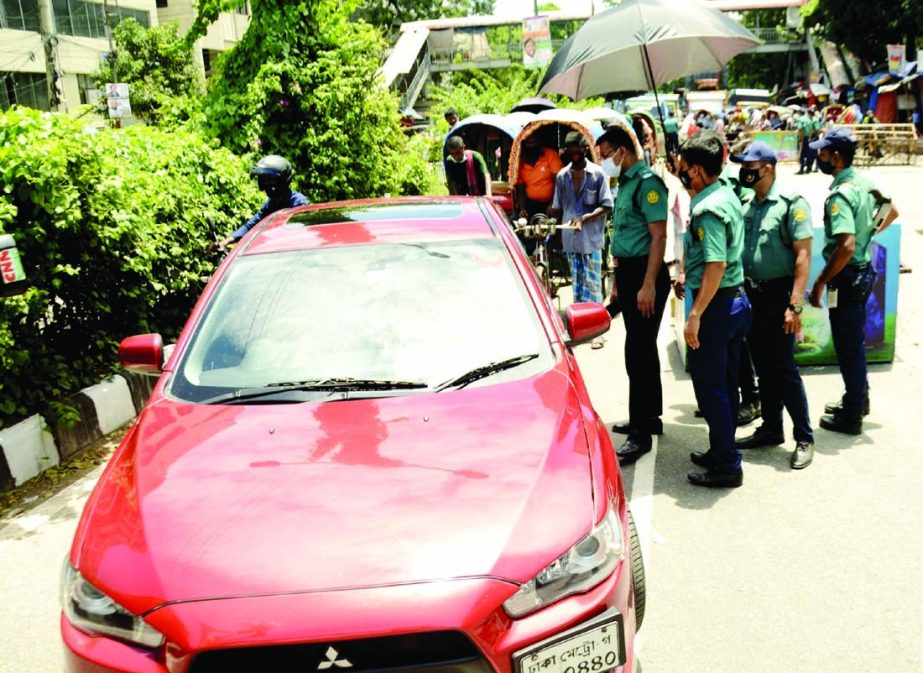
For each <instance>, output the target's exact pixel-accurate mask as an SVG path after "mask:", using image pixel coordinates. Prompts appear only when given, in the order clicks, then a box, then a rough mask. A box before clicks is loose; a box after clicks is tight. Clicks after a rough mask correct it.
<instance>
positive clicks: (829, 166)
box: [817, 158, 833, 175]
mask: <svg viewBox="0 0 923 673" xmlns="http://www.w3.org/2000/svg"><path fill="white" fill-rule="evenodd" d="M817 168H818V169H820V172H821V173H823V174H824V175H833V162H832V161H823V160H822V159H819V158H818V160H817Z"/></svg>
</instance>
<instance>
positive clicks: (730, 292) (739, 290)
mask: <svg viewBox="0 0 923 673" xmlns="http://www.w3.org/2000/svg"><path fill="white" fill-rule="evenodd" d="M700 289H701V288H698V287H697V288H693V290H692V297H693V299H694V298H695V297H696V295H698V294H699V290H700ZM743 294H744V286H743V285H732V286H731V287H722V288H718V291H717V292H715V296H714V297H712V299H733V298H734V297H741V296H743Z"/></svg>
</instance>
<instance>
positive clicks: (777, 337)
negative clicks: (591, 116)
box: [447, 109, 897, 487]
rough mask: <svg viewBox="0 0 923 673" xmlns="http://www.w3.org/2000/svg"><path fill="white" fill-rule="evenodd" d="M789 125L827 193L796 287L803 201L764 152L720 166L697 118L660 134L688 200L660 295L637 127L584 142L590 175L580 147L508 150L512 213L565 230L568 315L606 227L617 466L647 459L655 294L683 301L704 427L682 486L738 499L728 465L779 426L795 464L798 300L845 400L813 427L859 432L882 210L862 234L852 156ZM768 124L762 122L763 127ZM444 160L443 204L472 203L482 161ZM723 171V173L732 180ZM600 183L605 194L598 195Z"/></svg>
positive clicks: (722, 157) (663, 197) (590, 279)
mask: <svg viewBox="0 0 923 673" xmlns="http://www.w3.org/2000/svg"><path fill="white" fill-rule="evenodd" d="M793 117H796V120H795V122H794V123H795V128H796V129H797V130H798V132H799V141H800V143H801V147H802V149H801V154H802V163H801V171H800V172H802V173H803V172H808V171H812V170H815V167H814V166H815V164H816V170H819V171H821V172H823V173H825V174H828V175H831V176H833V178H834V179H833V183H832V185H831V188H830V193H829V195H828V197H827V200H826V202H825V206H824V217H823V221H824V231H825V240H824V249H823V258H824V260H825V266H824V268H823V270H822V271H821V272H820V274H819V275H818V276H817V279H816V280H815V282H814V284H813V286H812V287H811V288H808V279H809V267H810V259H811V248H812V239H813V224H812V222H813V219H812V216H811V210H810V207H809V205H808V203H807V201H806V200H805V199H804V198H803V197H802V196H801V195H799V194H798V193H797V191H795V190H793V189H791V188H790V187H788V186H784V185H781V184H779V182H778V179H777V173H776V164H777V158H776V154H775V151H774V150H773V149H772V148H771V147H770V146H769V145H767V144H766V143H764V142H760V141H753V142H747V143H746V144H745V145H744V146H742V148H741V150H740V151H739V152H731V151H730V150H729V148H728V143H727V140H726V137H725V129H724V127H723V126H722V124H721V123H719V122H720V121H721V120H718V119H715V120H713V123H711V124H709V122H706V120H705V117H704V116H700V118H699V119H698V120H695V121H694V124H695V127H696V130H695V131H694V132H692V133H688V129H684V128H682V126H681V125H680V124H679V123H677V122H676V121H675V120H673V118H672V117H671V118H670V119H669V120H667V123H666V124H664V130H665V135H666V136H667V137H666V140H667V146H668V148H670V149H671V150H673V151H671V152H670V154H669V155H668V161H667V166H668V169H669V170H670V171H671V172H672V173H673V174H674V175H675V176H676V177H677V178H678V179H679V181H680V182H681V184H682V186H683V188H684V189H685V190H686V191H687V192H688V193H689V196H690V197H691V206H690V213H689V223H688V227H687V231H686V233H685V238H684V241H683V246H684V256H683V263H682V265H681V267H680V268H679V269H678V273H677V274H676V276H675V278H673V279H672V280H671V278H670V273H669V270H668V266H667V265H666V264H665V262H664V256H665V248H666V227H667V213H668V205H667V204H668V191H667V187H666V185H665V183H664V181H663V180H662V179H661V178H660V177H659V176H658V175H657V174H656V173H655V172H654V171H653V170H652V168H651V166H650V164H649V159H648V158H647V157H646V156H645V153H644V152H643V151H641V152H639V151H638V148H639V147H641V148H643V146H644V142H643V141H641V139H642V138H643V137H644V136H643V133H644V130H643V128H640V127H636V128H633V129H626V128H623V127H618V126H613V127H610V128H609V129H608V130H606V132H605V133H604V134H603V135H602V136H601V137H600V138H598V139H597V140H596V149H597V152H598V155H599V156H600V157H601V158H602V162H601V165H598V166H597V165H596V164H595V163H593V162H592V161H591V160H590V158H589V157H590V151H589V141H590V139H589V138H586V137H584V136H583V135H581V134H580V133H578V132H571V133H569V134H568V135H567V137H566V139H565V143H564V148H563V155H562V154H561V153H559V152H558V151H556V150H555V149H554V148H549V147H541V146H540V145H538V143H537V142H536V141H535V140H534V139H531V140H529V139H527V140H526V141H525V142H524V143H523V151H522V157H521V162H522V166H521V169H520V171H519V174H518V176H519V177H518V182H517V184H516V185H514V194H515V202H516V213H517V214H518V215H519V216H521V217H530V216H532V215H533V214H535V213H539V212H541V213H545V214H547V215H548V216H550V217H556V218H560V219H561V221H565V222H571V223H574V224H576V225H577V228H576V229H575V230H568V231H565V232H564V235H563V236H562V241H561V243H562V246H563V250H564V253H565V254H566V255H567V259H568V261H569V263H570V266H571V269H572V273H573V288H574V301H575V302H583V301H595V302H602V301H603V299H604V298H603V296H602V291H601V283H600V266H601V256H602V252H603V246H604V239H605V230H606V226H607V220H609V218H610V217H611V242H610V247H609V253H610V254H611V256H612V259H613V264H614V283H613V285H612V293H611V296H610V297H609V298H608V299H609V301H610V304H611V303H615V302H617V304H618V306H619V307H620V309H621V315H622V319H623V322H624V326H625V331H626V336H625V367H626V372H627V374H628V379H629V397H628V401H629V404H628V406H629V418H628V420H627V421H626V422H624V423H617V424H615V425H614V426H613V431H614V432H616V433H624V434H625V435H626V438H625V440H624V442H623V443H622V444H621V445H620V446H619V447H618V449H617V455H618V458H619V461H620V463H622V464H623V465H624V464H630V463H632V462H634V461H636V460H638V458H640V457H641V456H643V455H644V454H645V453H647V452H649V451H650V450H651V448H652V444H653V435H655V434H661V433H662V432H663V422H662V419H661V417H662V415H663V391H662V384H661V380H660V361H659V354H658V348H657V335H658V333H659V330H660V325H661V322H662V318H663V313H664V309H665V305H666V300H667V297H668V294H669V292H670V290H671V287H672V290H673V291H674V292H675V293H676V294H677V296H678V297H680V298H685V295H686V293H687V292H688V293H690V294H691V298H692V306H691V310H690V311H689V313H688V317H687V319H686V322H685V325H684V339H685V342H686V345H687V346H688V350H687V354H688V355H687V357H688V364H689V371H690V375H691V378H692V382H693V387H694V391H695V397H696V401H697V403H698V407H699V410H700V414H701V416H703V417H704V419H705V422H706V423H707V425H708V450H706V451H693V452H692V453H691V454H690V460H691V462H692V463H693V464H694V465H695V466H697V467H698V468H699V469H697V470H693V471H690V472H689V474H688V479H689V481H690V482H692V483H693V484H695V485H699V486H704V487H736V486H740V485H741V484H742V483H743V471H742V468H741V450H747V449H758V448H763V447H770V446H777V445H781V444H783V443H784V442H785V437H784V434H783V412H785V411H787V412H788V414H789V416H790V417H791V419H792V423H793V427H794V431H793V435H794V440H795V448H794V451H793V452H792V454H791V458H790V465H791V467H792V469H803V468H805V467H807V466H808V465H810V464H811V462H812V460H813V455H814V427H813V424H812V422H811V418H810V415H809V410H808V402H807V395H806V393H805V388H804V383H803V381H802V379H801V375H800V373H799V370H798V367H797V365H796V364H795V339H796V335H797V334H798V333H799V332H800V331H801V315H802V311H803V309H804V298H805V296H808V297H809V301H810V303H811V305H813V306H821V305H822V304H823V303H824V302H826V305H827V307H828V309H829V316H830V325H831V332H832V338H833V344H834V348H835V351H836V354H837V358H838V362H839V367H840V371H841V374H842V377H843V381H844V385H845V393H844V394H843V396H842V398H841V399H840V400H839V401H837V402H834V403H831V404H828V405H827V406H826V407H825V409H824V411H825V413H824V415H823V416H822V417H821V419H820V426H821V427H822V428H825V429H827V430H829V431H833V432H841V433H846V434H860V433H861V432H862V424H863V417H864V416H865V415H867V414H868V413H869V398H868V377H867V369H866V359H865V335H864V328H865V304H866V300H867V299H868V296H869V292H870V291H871V288H872V284H873V282H874V279H875V273H876V272H875V270H874V268H873V267H872V265H871V264H870V255H869V247H870V244H871V239H872V236H873V235H874V234H875V233H877V231H880V230H881V229H883V228H885V227H887V226H888V225H889V224H890V223H891V222H892V221H893V220H894V219H895V218H896V217H897V211H896V209H893V208H892V209H891V210H890V214H889V215H888V216H887V217H886V218H885V219H884V220H883V221H878V222H876V221H875V214H876V212H877V202H876V198H875V196H874V194H875V192H876V190H875V189H874V186H873V185H872V184H871V182H870V181H869V180H868V178H866V177H865V176H863V175H861V174H859V173H858V172H857V171H856V170H855V169H854V168H853V167H852V162H853V159H854V157H855V153H856V148H857V146H858V143H857V141H856V138H855V137H854V136H853V135H852V134H851V133H850V132H849V131H847V130H845V129H842V128H834V129H826V128H824V126H823V125H822V124H820V123H819V119H818V118H817V115H816V113H815V111H813V110H811V109H807V110H805V111H804V113H803V114H801V115H794V114H793ZM671 121H672V122H673V123H672V124H671V123H670V122H671ZM769 122H770V123H776V122H775V119H774V118H773V117H770V118H769ZM687 123H688V117H687V119H686V120H685V121H684V122H683V124H684V125H685V124H687ZM784 123H785V124H788V123H789V121H788V120H785V121H784ZM679 135H682V136H684V140H683V141H682V144H680V143H679V137H678V136H679ZM671 136H672V137H671ZM451 140H453V139H450V141H451ZM452 150H454V151H455V152H456V156H452V157H450V158H449V159H448V160H447V161H450V162H454V163H455V164H456V165H457V166H459V167H460V168H456V169H455V170H454V171H452V166H451V164H450V165H448V166H447V176H449V174H450V171H451V174H452V176H454V177H448V178H447V179H448V180H449V182H450V185H449V190H450V192H451V193H453V194H482V193H483V191H480V187H479V186H478V185H476V184H475V180H474V178H475V177H476V176H478V175H480V173H484V174H486V168H484V166H483V158H481V159H478V158H477V156H476V155H477V153H476V152H472V151H471V150H465V149H464V145H463V143H461V142H459V143H457V147H455V148H452ZM452 150H450V151H452ZM729 161H730V163H736V164H739V170H738V171H737V172H736V175H735V174H733V173H732V171H730V165H729ZM610 178H614V180H613V182H615V183H616V188H615V189H614V190H611V191H610V189H609V185H610ZM488 182H489V179H488ZM524 243H528V242H527V241H526V242H524ZM527 251H528V250H527ZM751 362H752V364H751ZM754 369H755V376H754V373H753V370H754ZM757 381H758V383H759V385H758V386H757V385H756V382H757ZM760 416H761V417H762V423H761V425H760V426H759V427H758V428H757V429H756V431H755V432H754V433H753V434H752V435H750V436H749V437H746V438H743V439H736V437H735V431H736V428H737V427H738V426H739V425H743V424H746V423H748V422H750V421H751V420H753V419H754V418H756V417H760Z"/></svg>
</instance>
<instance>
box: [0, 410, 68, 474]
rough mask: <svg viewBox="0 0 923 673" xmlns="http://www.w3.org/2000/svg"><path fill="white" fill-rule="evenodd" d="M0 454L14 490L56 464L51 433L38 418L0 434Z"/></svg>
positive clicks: (43, 421) (30, 417) (18, 424)
mask: <svg viewBox="0 0 923 673" xmlns="http://www.w3.org/2000/svg"><path fill="white" fill-rule="evenodd" d="M0 451H2V453H3V458H4V459H5V460H6V465H7V468H8V469H9V473H10V476H11V477H12V479H13V484H14V485H15V486H21V485H22V484H24V483H25V482H27V481H29V480H30V479H32V478H33V477H37V476H38V475H40V474H41V473H42V472H44V471H45V470H47V469H48V468H49V467H52V466H54V465H57V464H58V463H59V462H60V458H59V457H58V449H57V447H56V446H55V443H54V437H53V436H52V434H51V429H50V428H49V427H48V424H47V423H45V419H44V418H42V417H41V416H39V415H38V414H35V415H34V416H29V418H27V419H26V420H24V421H22V422H20V423H17V424H16V425H13V426H10V427H8V428H4V429H3V430H0Z"/></svg>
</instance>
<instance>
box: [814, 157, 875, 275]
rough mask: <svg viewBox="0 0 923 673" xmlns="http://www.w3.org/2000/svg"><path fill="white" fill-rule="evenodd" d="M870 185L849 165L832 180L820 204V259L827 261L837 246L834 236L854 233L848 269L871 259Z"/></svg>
mask: <svg viewBox="0 0 923 673" xmlns="http://www.w3.org/2000/svg"><path fill="white" fill-rule="evenodd" d="M872 189H874V185H872V182H871V181H870V180H869V179H868V178H866V177H865V176H864V175H861V174H860V173H857V172H856V170H855V169H854V168H853V167H852V166H850V167H849V168H844V169H843V170H842V171H840V172H839V174H837V176H836V177H835V178H834V179H833V184H831V185H830V194H829V195H828V196H827V202H826V203H825V204H824V260H829V259H830V256H831V255H832V254H833V251H834V250H835V249H836V246H837V239H836V236H837V234H855V236H856V251H855V252H854V253H853V256H852V259H851V260H849V266H861V265H863V264H867V263H868V262H869V260H870V259H871V256H870V254H869V247H870V246H871V244H872V235H873V234H874V233H875V232H874V231H873V230H872V213H873V212H874V209H875V200H874V197H873V196H872V195H871V194H870V192H871V190H872Z"/></svg>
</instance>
